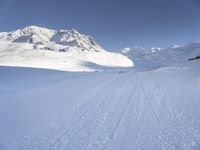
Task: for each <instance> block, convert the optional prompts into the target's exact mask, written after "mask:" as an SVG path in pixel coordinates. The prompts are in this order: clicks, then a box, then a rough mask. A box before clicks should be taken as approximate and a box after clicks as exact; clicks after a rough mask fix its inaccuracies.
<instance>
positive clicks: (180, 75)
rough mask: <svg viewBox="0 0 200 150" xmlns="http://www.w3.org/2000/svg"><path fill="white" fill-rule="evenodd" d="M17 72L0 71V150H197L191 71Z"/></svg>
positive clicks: (199, 134)
mask: <svg viewBox="0 0 200 150" xmlns="http://www.w3.org/2000/svg"><path fill="white" fill-rule="evenodd" d="M194 66H196V69H197V68H198V67H199V64H198V63H196V65H194ZM190 67H191V66H189V67H188V68H190ZM194 68H195V67H194ZM18 69H19V68H17V69H15V68H6V67H3V68H0V72H1V74H0V83H2V84H0V124H1V126H0V133H1V134H0V149H2V150H27V149H29V150H36V149H37V150H102V149H103V150H104V149H108V150H122V149H125V150H132V149H141V150H144V149H146V150H149V149H151V150H161V149H170V150H179V149H180V150H191V149H192V150H193V149H194V150H198V149H200V117H199V116H200V111H199V106H200V101H199V98H200V97H199V96H200V95H199V92H200V90H199V83H200V82H197V81H200V79H199V75H200V72H199V71H194V72H192V71H191V70H190V69H188V70H184V69H183V70H180V69H179V70H178V69H177V70H176V69H174V70H173V69H172V70H173V71H172V70H170V69H164V70H162V69H160V70H156V71H146V72H139V71H137V72H135V71H128V72H123V73H118V72H115V71H113V72H96V73H65V72H56V71H55V72H54V71H48V70H45V71H44V70H40V69H35V70H31V69H27V68H24V69H21V71H18ZM27 72H29V73H27ZM8 74H9V75H8ZM16 74H17V76H18V77H19V79H17V78H14V77H15V75H16ZM7 75H8V76H9V78H10V80H12V81H13V82H10V81H7V80H6V81H5V77H6V76H7ZM23 75H24V76H23ZM191 77H193V78H191ZM11 78H12V79H11ZM25 83H27V84H25Z"/></svg>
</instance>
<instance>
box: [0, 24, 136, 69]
mask: <svg viewBox="0 0 200 150" xmlns="http://www.w3.org/2000/svg"><path fill="white" fill-rule="evenodd" d="M0 65H6V66H23V67H36V68H49V69H58V70H66V71H94V70H96V69H99V68H102V67H103V68H105V67H131V66H133V62H132V61H131V60H130V59H128V58H127V57H125V56H123V55H121V54H119V53H111V52H108V51H106V50H104V49H103V48H102V47H101V46H100V45H98V44H97V43H96V42H95V41H94V40H93V39H92V37H90V36H86V35H84V34H80V33H79V32H77V31H76V30H74V29H72V30H59V31H56V30H52V29H47V28H42V27H37V26H29V27H26V28H23V29H19V30H16V31H12V32H2V33H0Z"/></svg>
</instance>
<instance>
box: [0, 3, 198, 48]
mask: <svg viewBox="0 0 200 150" xmlns="http://www.w3.org/2000/svg"><path fill="white" fill-rule="evenodd" d="M29 25H39V26H43V27H48V28H53V29H60V28H64V29H70V28H75V29H77V30H78V31H80V32H81V33H84V34H88V35H91V36H93V37H94V39H95V40H96V41H97V42H98V43H100V44H101V45H102V46H103V47H104V48H105V49H108V50H118V49H121V48H124V47H127V46H134V45H139V46H144V47H153V46H158V47H166V46H168V45H170V44H171V43H177V44H182V43H187V42H192V41H194V42H199V41H200V0H0V31H11V30H15V29H17V28H22V27H25V26H29Z"/></svg>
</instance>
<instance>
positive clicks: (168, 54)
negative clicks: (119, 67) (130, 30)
mask: <svg viewBox="0 0 200 150" xmlns="http://www.w3.org/2000/svg"><path fill="white" fill-rule="evenodd" d="M121 53H122V54H123V55H125V56H127V57H128V58H130V59H132V60H134V63H135V67H136V68H140V69H155V68H159V67H167V66H172V65H177V64H180V63H186V62H188V61H189V60H190V59H192V58H195V57H198V56H200V43H190V44H188V45H184V46H177V45H174V44H173V45H171V46H169V47H167V48H164V49H161V48H150V49H145V48H143V47H139V46H135V47H133V48H125V49H123V50H122V51H121Z"/></svg>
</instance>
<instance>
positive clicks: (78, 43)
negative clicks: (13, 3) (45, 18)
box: [0, 25, 104, 52]
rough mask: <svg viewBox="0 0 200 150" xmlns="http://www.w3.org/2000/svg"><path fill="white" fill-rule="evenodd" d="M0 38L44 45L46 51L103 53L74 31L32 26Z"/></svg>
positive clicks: (87, 38) (100, 48)
mask: <svg viewBox="0 0 200 150" xmlns="http://www.w3.org/2000/svg"><path fill="white" fill-rule="evenodd" d="M0 38H1V39H4V40H7V41H12V42H17V43H31V44H36V45H45V47H47V48H48V49H55V50H58V49H57V48H55V47H62V48H64V49H70V48H75V49H79V50H81V51H97V52H98V51H104V49H103V48H102V47H101V46H100V45H98V44H97V43H96V42H95V41H94V40H93V38H92V37H91V36H87V35H84V34H81V33H79V32H78V31H77V30H75V29H71V30H64V29H61V30H53V29H48V28H44V27H39V26H35V25H32V26H28V27H25V28H22V29H18V30H16V31H12V32H7V33H4V34H1V33H0ZM49 45H51V46H52V45H54V46H53V47H54V48H52V47H49ZM35 47H38V46H35ZM40 47H41V46H40ZM64 51H65V50H64Z"/></svg>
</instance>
